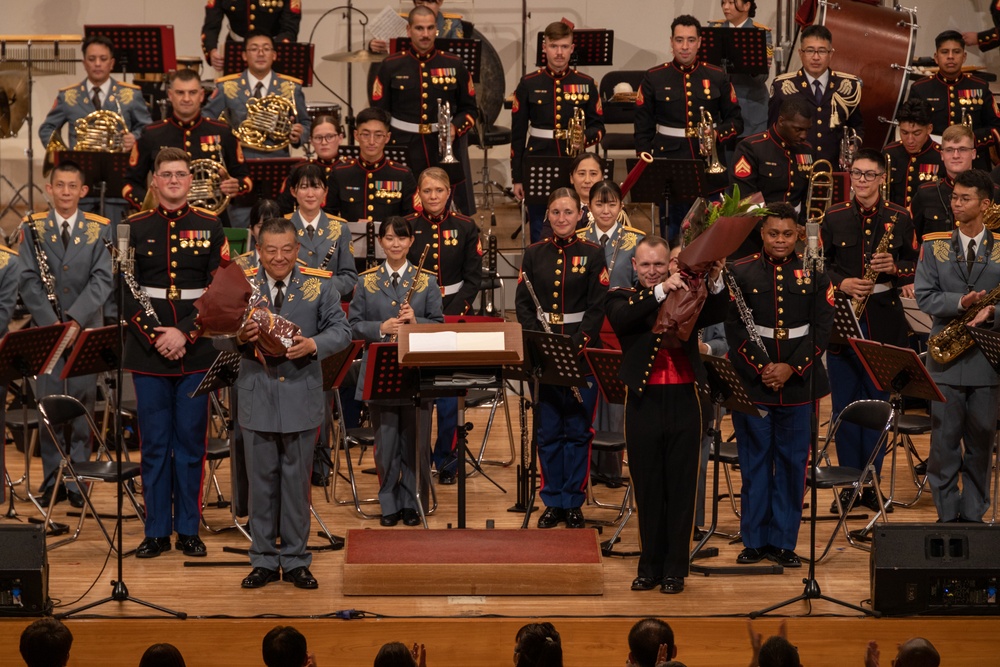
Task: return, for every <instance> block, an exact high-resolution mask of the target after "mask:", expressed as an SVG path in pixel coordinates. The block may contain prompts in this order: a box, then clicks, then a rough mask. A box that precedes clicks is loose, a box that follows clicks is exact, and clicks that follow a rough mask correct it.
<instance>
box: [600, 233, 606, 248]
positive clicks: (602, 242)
mask: <svg viewBox="0 0 1000 667" xmlns="http://www.w3.org/2000/svg"><path fill="white" fill-rule="evenodd" d="M606 245H608V235H607V234H601V247H602V248H603V247H604V246H606Z"/></svg>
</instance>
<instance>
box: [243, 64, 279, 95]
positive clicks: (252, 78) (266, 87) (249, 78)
mask: <svg viewBox="0 0 1000 667" xmlns="http://www.w3.org/2000/svg"><path fill="white" fill-rule="evenodd" d="M273 76H274V72H273V71H271V72H268V73H267V76H265V77H264V78H263V79H258V78H257V77H255V76H254V75H253V74H251V73H250V70H247V81H249V82H250V94H251V95H253V91H254V88H256V87H257V82H258V81H259V82H260V83H263V84H264V87H263V88H261V91H260V94H261V96H265V95H267V91H268V90H270V89H271V77H273Z"/></svg>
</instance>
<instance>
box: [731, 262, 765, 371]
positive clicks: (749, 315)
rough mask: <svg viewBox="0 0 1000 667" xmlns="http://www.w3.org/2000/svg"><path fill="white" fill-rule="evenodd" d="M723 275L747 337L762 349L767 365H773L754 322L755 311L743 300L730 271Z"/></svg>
mask: <svg viewBox="0 0 1000 667" xmlns="http://www.w3.org/2000/svg"><path fill="white" fill-rule="evenodd" d="M722 275H723V276H725V278H726V285H728V286H729V292H730V293H731V294H732V295H733V301H735V302H736V310H737V312H739V314H740V320H741V321H742V322H743V326H745V327H746V328H747V336H749V338H750V340H751V341H753V343H754V344H755V345H756V346H757V347H758V348H760V351H761V354H763V355H764V359H765V360H766V361H767V363H771V358H770V357H769V356H768V354H767V348H766V347H764V339H762V338H761V337H760V332H759V331H757V325H756V324H754V321H753V311H752V310H750V306H748V305H747V302H746V299H744V298H743V292H742V290H740V286H739V285H738V284H737V283H736V278H735V277H734V276H733V274H732V273H730V271H729V269H723V271H722Z"/></svg>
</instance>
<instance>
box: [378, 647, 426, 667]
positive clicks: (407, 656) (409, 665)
mask: <svg viewBox="0 0 1000 667" xmlns="http://www.w3.org/2000/svg"><path fill="white" fill-rule="evenodd" d="M372 667H417V661H416V660H414V659H413V653H412V652H411V651H410V649H409V648H407V646H406V644H403V643H402V642H389V643H388V644H383V645H382V648H380V649H379V650H378V655H376V656H375V662H374V663H372Z"/></svg>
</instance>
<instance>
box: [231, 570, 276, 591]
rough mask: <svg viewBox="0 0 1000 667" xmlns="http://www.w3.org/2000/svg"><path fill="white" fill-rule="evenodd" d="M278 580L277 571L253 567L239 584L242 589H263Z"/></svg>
mask: <svg viewBox="0 0 1000 667" xmlns="http://www.w3.org/2000/svg"><path fill="white" fill-rule="evenodd" d="M277 580H278V571H277V570H269V569H267V568H266V567H255V568H254V569H252V570H250V574H248V575H247V576H245V577H244V578H243V583H241V584H240V586H242V587H243V588H263V587H264V586H267V585H268V584H269V583H271V582H272V581H277Z"/></svg>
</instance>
